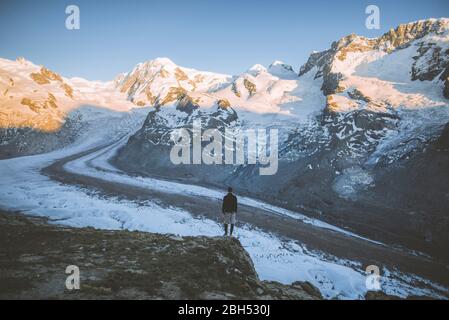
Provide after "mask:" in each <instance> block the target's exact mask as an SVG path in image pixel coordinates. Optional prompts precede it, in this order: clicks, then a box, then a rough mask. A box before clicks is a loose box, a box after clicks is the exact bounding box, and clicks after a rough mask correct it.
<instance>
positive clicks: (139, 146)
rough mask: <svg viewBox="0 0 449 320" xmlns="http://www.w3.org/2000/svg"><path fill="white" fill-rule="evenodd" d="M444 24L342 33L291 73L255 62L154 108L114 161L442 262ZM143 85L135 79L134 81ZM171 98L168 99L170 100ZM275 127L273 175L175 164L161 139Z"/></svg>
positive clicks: (448, 199) (447, 36)
mask: <svg viewBox="0 0 449 320" xmlns="http://www.w3.org/2000/svg"><path fill="white" fill-rule="evenodd" d="M448 74H449V19H430V20H423V21H417V22H412V23H409V24H403V25H400V26H398V27H397V28H396V29H392V30H390V31H389V32H387V33H386V34H384V35H383V36H381V37H379V38H375V39H368V38H364V37H361V36H357V35H349V36H347V37H344V38H342V39H340V40H339V41H336V42H334V43H333V44H332V45H331V47H330V48H329V49H328V50H325V51H322V52H315V53H313V54H311V56H310V58H309V59H308V61H307V62H306V63H305V64H304V65H303V66H302V67H301V68H300V71H299V73H298V74H295V73H294V71H293V68H292V67H290V66H288V65H286V64H284V63H282V62H279V61H276V62H274V63H273V64H271V65H270V66H269V67H268V68H266V67H264V66H261V65H255V66H253V67H252V68H250V69H249V70H248V71H247V72H245V73H243V74H241V75H238V76H234V77H232V78H230V79H229V78H226V81H223V82H222V83H220V85H218V86H213V87H211V88H208V89H207V90H205V89H203V90H201V91H196V90H192V87H187V86H185V85H181V86H180V87H181V88H183V89H184V90H181V91H182V92H179V94H176V98H175V99H169V100H170V101H169V102H167V103H158V102H159V101H160V99H156V100H155V102H156V103H155V105H156V108H155V109H153V110H152V111H150V113H149V114H148V117H147V119H146V121H145V123H144V125H143V127H142V128H141V130H139V131H138V132H137V133H136V134H135V135H134V136H132V137H131V138H130V139H129V141H128V143H127V145H126V146H125V147H124V148H123V149H122V150H121V151H120V152H119V154H118V155H117V157H116V159H115V164H116V165H118V166H119V167H120V168H122V169H124V170H129V171H133V172H139V173H141V174H142V173H145V174H149V175H154V176H163V177H166V178H170V179H178V180H184V181H187V182H189V183H198V184H204V185H209V186H215V187H220V188H223V186H226V185H232V186H233V187H234V189H236V190H237V192H238V193H239V194H248V195H251V196H253V197H259V198H261V199H264V200H265V201H268V202H271V203H274V204H277V205H281V206H284V207H288V208H290V209H293V210H298V211H301V212H304V213H306V214H308V215H310V216H316V217H319V218H320V219H323V220H326V221H328V222H331V223H333V224H336V225H339V226H341V227H343V228H348V229H351V230H353V231H355V232H357V233H360V234H363V235H366V236H368V237H371V238H373V239H378V240H381V241H384V242H388V243H390V244H393V245H401V246H406V247H408V248H411V249H416V250H420V251H424V252H426V253H429V254H432V255H436V256H439V257H444V258H449V257H448V255H447V252H446V250H445V248H444V244H445V243H447V241H448V240H449V238H448V234H449V233H448V231H449V220H448V218H447V214H446V213H447V207H448V206H449V194H448V191H447V190H449V171H448V170H447V163H449V162H448V161H449V149H448V147H447V145H448V139H449V136H448V134H447V133H448V130H449V101H448V96H447V90H448V78H447V77H448ZM138 82H139V83H140V82H141V81H140V80H139V81H138ZM172 97H174V95H173V96H172ZM194 120H201V121H202V123H203V129H207V128H215V127H218V129H220V130H221V132H222V133H224V129H225V128H232V129H243V130H244V129H257V128H263V129H272V128H276V129H278V130H279V168H278V172H277V174H276V175H274V176H261V175H259V170H258V169H259V167H260V166H259V165H215V166H207V165H195V166H193V165H174V164H172V163H171V161H170V159H169V153H170V149H171V146H172V142H171V141H170V139H169V135H168V133H169V132H170V131H171V130H173V129H175V128H185V127H191V126H192V123H193V121H194Z"/></svg>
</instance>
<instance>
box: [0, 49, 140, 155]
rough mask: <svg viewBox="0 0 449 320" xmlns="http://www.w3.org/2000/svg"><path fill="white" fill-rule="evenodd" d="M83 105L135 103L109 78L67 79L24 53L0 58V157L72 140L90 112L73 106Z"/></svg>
mask: <svg viewBox="0 0 449 320" xmlns="http://www.w3.org/2000/svg"><path fill="white" fill-rule="evenodd" d="M83 106H95V107H97V108H99V109H104V110H105V111H106V110H109V111H110V112H111V113H114V112H127V111H129V110H131V109H132V108H134V107H135V105H134V104H132V103H131V102H129V101H127V97H126V96H125V95H124V94H122V93H120V92H119V91H117V90H116V88H115V84H114V82H112V81H111V82H100V81H88V80H85V79H82V78H71V79H68V78H65V77H63V76H61V75H59V74H58V73H56V72H54V71H52V70H49V69H48V68H46V67H44V66H37V65H35V64H33V63H32V62H30V61H27V60H25V59H24V58H18V59H17V60H16V61H11V60H7V59H0V158H5V157H12V156H16V155H23V154H33V153H39V152H46V151H50V150H53V149H56V148H58V147H61V146H64V145H67V144H68V143H71V142H73V141H74V139H75V137H76V134H77V133H78V132H79V130H80V129H81V127H82V125H83V120H85V118H88V117H90V116H92V115H91V114H89V113H86V112H81V111H80V110H79V109H80V108H81V107H83Z"/></svg>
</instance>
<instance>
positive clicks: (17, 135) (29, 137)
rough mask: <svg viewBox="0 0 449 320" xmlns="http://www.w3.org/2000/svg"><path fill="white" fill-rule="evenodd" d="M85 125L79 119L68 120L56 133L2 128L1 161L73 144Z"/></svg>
mask: <svg viewBox="0 0 449 320" xmlns="http://www.w3.org/2000/svg"><path fill="white" fill-rule="evenodd" d="M82 128H83V124H82V122H81V121H79V119H73V118H68V119H67V121H66V122H65V123H64V125H62V127H61V128H60V129H59V130H57V131H55V132H43V131H39V130H36V129H33V128H0V159H7V158H14V157H19V156H25V155H32V154H38V153H45V152H50V151H53V150H56V149H58V148H62V147H64V146H67V145H69V144H70V143H73V142H74V141H75V140H76V138H77V136H78V134H79V132H80V131H81V130H82Z"/></svg>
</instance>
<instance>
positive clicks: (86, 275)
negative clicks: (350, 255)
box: [0, 212, 322, 300]
mask: <svg viewBox="0 0 449 320" xmlns="http://www.w3.org/2000/svg"><path fill="white" fill-rule="evenodd" d="M68 265H76V266H78V267H79V268H80V280H81V281H80V290H74V291H68V290H66V289H65V281H66V277H67V276H68V275H66V274H65V270H66V267H67V266H68ZM0 283H1V284H2V286H1V288H0V298H1V299H262V300H264V299H295V300H311V299H313V300H316V299H322V297H321V294H320V292H319V291H318V289H316V288H315V287H314V286H313V285H311V284H310V283H303V282H295V283H293V284H292V285H283V284H280V283H277V282H267V281H261V280H260V279H259V278H258V276H257V273H256V271H255V269H254V265H253V263H252V261H251V258H250V257H249V255H248V253H247V252H246V251H245V250H244V249H243V247H242V245H241V244H240V242H239V241H238V240H236V239H234V238H223V237H216V238H207V237H179V236H175V235H158V234H151V233H144V232H130V231H101V230H94V229H92V228H81V229H76V228H67V227H59V226H55V225H49V224H47V223H46V222H45V220H43V219H41V218H28V217H25V216H22V215H19V214H17V213H5V212H0Z"/></svg>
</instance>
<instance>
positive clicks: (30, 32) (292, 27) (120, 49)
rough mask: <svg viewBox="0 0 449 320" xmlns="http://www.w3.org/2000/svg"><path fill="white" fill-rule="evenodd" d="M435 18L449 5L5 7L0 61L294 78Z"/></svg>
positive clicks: (11, 1)
mask: <svg viewBox="0 0 449 320" xmlns="http://www.w3.org/2000/svg"><path fill="white" fill-rule="evenodd" d="M70 4H76V5H78V6H79V8H80V12H81V16H80V18H81V29H80V30H67V29H66V28H65V20H66V17H67V15H66V13H65V8H66V6H67V5H70ZM370 4H375V5H377V6H378V7H379V8H380V17H381V29H380V30H368V29H366V27H365V19H366V17H367V15H366V14H365V8H366V7H367V6H368V5H370ZM431 17H435V18H439V17H449V1H448V0H425V1H423V0H389V1H383V0H372V1H365V0H338V1H332V0H309V1H300V0H258V1H256V0H221V1H219V0H178V1H177V0H160V1H156V0H147V1H143V0H141V1H137V0H136V1H134V0H127V1H118V0H109V1H106V0H96V1H93V0H89V1H79V0H70V1H65V0H54V1H45V0H40V1H36V0H33V1H31V0H30V1H23V0H1V1H0V57H2V58H7V59H15V58H16V57H18V56H23V57H25V58H26V59H28V60H31V61H32V62H34V63H36V64H42V65H45V66H47V67H49V68H50V69H53V70H55V71H57V72H59V73H61V74H62V75H64V76H67V77H72V76H81V77H84V78H87V79H90V80H96V79H100V80H110V79H112V78H114V77H115V76H116V75H117V74H118V73H119V72H125V71H129V70H130V69H132V68H133V67H134V65H136V64H137V63H139V62H142V61H146V60H150V59H153V58H156V57H168V58H170V59H172V60H173V61H174V62H175V63H177V64H179V65H181V66H185V67H192V68H196V69H199V70H208V71H214V72H222V73H228V74H238V73H241V72H243V71H245V70H247V69H248V68H249V67H251V66H252V65H254V64H255V63H260V64H263V65H268V64H270V63H271V62H272V61H274V60H282V61H284V62H286V63H289V64H291V65H293V67H294V68H295V70H297V69H299V67H300V66H301V65H302V64H303V63H304V62H305V61H306V60H307V58H308V56H309V54H310V52H312V51H316V50H323V49H327V48H328V47H329V45H330V44H331V43H332V42H333V41H335V40H338V39H339V38H341V37H342V36H345V35H347V34H350V33H356V34H360V35H364V36H369V37H375V36H378V35H380V34H382V33H384V32H386V31H388V29H390V28H391V27H396V26H397V25H398V24H400V23H406V22H410V21H415V20H419V19H426V18H431Z"/></svg>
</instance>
